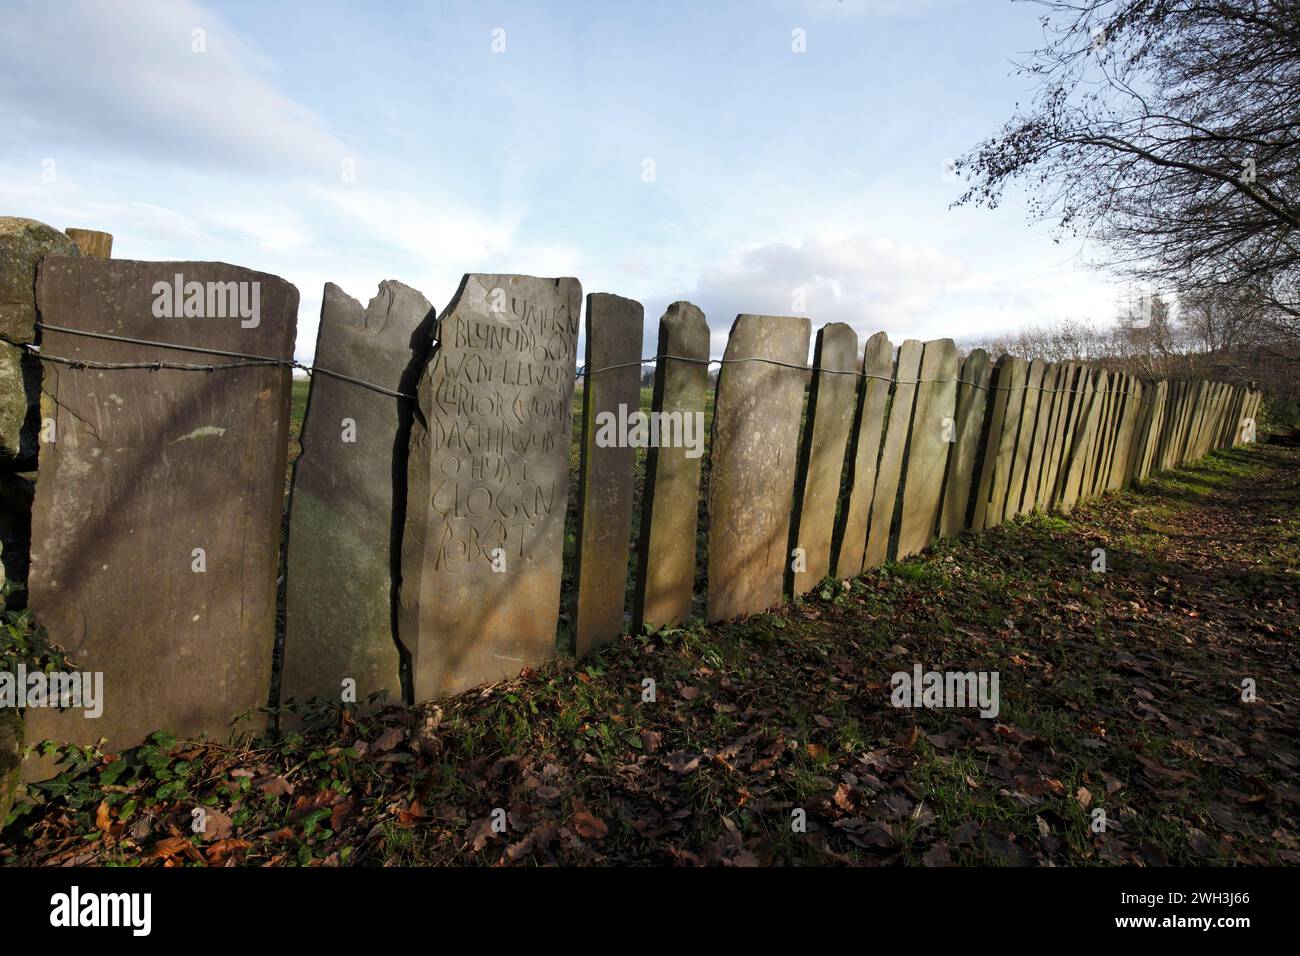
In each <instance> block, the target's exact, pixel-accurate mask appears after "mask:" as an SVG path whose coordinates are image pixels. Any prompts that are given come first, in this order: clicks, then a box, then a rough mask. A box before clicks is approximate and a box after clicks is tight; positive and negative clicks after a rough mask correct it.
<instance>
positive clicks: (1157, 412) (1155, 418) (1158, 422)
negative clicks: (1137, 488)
mask: <svg viewBox="0 0 1300 956" xmlns="http://www.w3.org/2000/svg"><path fill="white" fill-rule="evenodd" d="M1168 399H1169V383H1168V382H1167V381H1165V380H1164V379H1161V380H1160V381H1158V382H1156V383H1155V392H1154V393H1153V394H1152V396H1151V415H1150V421H1149V422H1148V423H1147V426H1146V441H1145V443H1144V447H1143V449H1142V460H1141V463H1140V464H1139V465H1138V470H1137V472H1136V474H1135V477H1136V478H1137V479H1138V480H1139V481H1145V480H1146V479H1147V478H1148V477H1149V476H1150V475H1151V472H1152V470H1153V469H1155V468H1156V467H1157V463H1158V461H1159V455H1160V435H1161V433H1162V432H1163V431H1164V427H1165V403H1166V402H1167V401H1168Z"/></svg>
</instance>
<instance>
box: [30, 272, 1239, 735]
mask: <svg viewBox="0 0 1300 956" xmlns="http://www.w3.org/2000/svg"><path fill="white" fill-rule="evenodd" d="M173 275H176V276H181V275H184V276H187V277H188V276H193V277H195V278H196V279H199V280H202V281H203V282H205V283H206V282H217V283H221V282H227V281H230V282H260V283H261V290H262V291H261V296H262V310H261V316H260V322H259V323H258V325H257V326H256V327H250V326H249V323H248V322H247V321H244V322H241V321H240V320H239V316H238V315H235V316H233V317H232V316H217V317H207V318H205V319H202V320H199V319H196V320H195V321H184V320H180V319H175V318H171V319H168V318H159V317H158V315H157V299H156V297H154V296H152V295H151V291H150V290H151V289H152V288H153V286H154V285H155V283H156V282H158V281H160V279H168V278H169V277H171V276H173ZM35 297H36V306H37V310H38V313H39V318H38V322H39V324H40V325H41V326H42V327H43V328H44V333H43V335H42V336H41V337H40V343H39V345H38V346H31V347H30V348H31V351H32V352H33V354H36V355H39V359H40V362H41V365H42V367H43V373H44V382H43V386H42V388H43V400H42V405H41V407H40V409H39V417H40V419H41V420H42V422H43V423H44V424H45V425H46V430H47V431H48V434H47V435H44V437H43V440H42V443H41V445H40V452H39V454H40V460H39V467H38V469H37V478H36V488H35V502H34V505H33V507H32V526H31V542H30V558H31V571H30V579H29V582H28V596H29V603H30V605H31V606H32V608H33V609H34V610H35V613H36V615H37V617H38V618H39V619H40V620H41V621H42V622H44V623H45V625H46V626H47V627H48V628H49V630H50V633H51V637H52V638H53V639H54V640H55V641H57V642H59V643H60V644H62V645H63V646H64V647H66V648H67V649H68V650H69V651H70V652H71V655H72V657H73V659H74V660H75V661H77V663H78V664H79V666H80V667H81V668H82V669H83V670H88V671H98V672H102V673H103V674H104V687H105V694H106V701H105V709H104V715H103V717H101V718H97V719H92V718H89V717H86V716H85V715H84V714H82V713H79V712H77V711H75V710H72V711H64V712H59V711H55V710H43V711H40V712H36V711H32V710H29V711H28V721H29V724H30V725H31V726H30V728H29V734H28V738H29V739H40V738H43V737H50V738H54V739H62V740H68V741H71V742H74V743H91V742H93V741H94V740H96V739H98V738H99V737H101V736H107V737H108V738H109V744H110V746H115V747H117V746H129V745H131V744H133V743H136V742H138V741H139V740H141V739H143V737H144V736H145V735H147V734H148V733H149V732H151V731H153V730H156V729H159V728H166V729H169V730H172V731H174V732H178V733H181V734H187V735H197V734H210V735H213V736H216V737H225V736H227V735H228V734H230V733H231V728H232V724H231V718H233V717H236V716H237V715H243V716H244V717H245V718H246V720H245V721H244V722H242V723H236V724H234V725H233V726H234V727H235V728H236V729H247V728H248V727H250V726H253V725H256V724H258V723H259V721H260V720H261V718H260V717H259V716H258V712H259V710H260V709H261V708H264V707H265V705H266V704H267V697H268V688H269V687H270V686H271V684H272V667H273V658H274V656H275V655H274V649H275V646H276V622H275V615H276V603H277V597H276V595H277V567H279V568H281V569H282V571H281V572H280V573H282V574H283V581H282V582H280V583H282V584H283V605H284V606H283V611H284V614H283V618H284V624H283V661H282V664H281V665H280V672H279V675H278V676H279V681H278V683H279V684H280V687H281V694H280V697H281V702H282V703H283V702H284V701H287V700H288V699H289V698H294V699H295V700H304V699H307V698H312V697H316V698H322V699H326V700H332V701H338V700H340V699H342V700H345V701H349V702H352V701H355V702H356V703H358V704H359V705H365V703H366V702H367V700H369V699H371V697H372V695H374V694H376V693H377V692H380V691H383V692H386V694H387V698H388V700H389V701H390V702H391V701H395V700H401V699H405V700H407V701H420V700H427V699H431V698H436V697H438V696H442V695H446V694H452V693H456V692H459V691H463V690H467V689H469V688H472V687H474V686H476V685H478V684H480V683H482V682H484V681H489V680H494V679H500V678H508V677H511V676H514V675H515V674H517V673H518V672H519V671H520V670H521V669H522V668H525V667H530V666H535V665H536V664H538V663H541V662H544V661H545V660H547V659H549V658H551V657H553V656H555V654H556V651H555V635H556V633H557V630H558V629H559V625H560V615H561V613H562V608H561V605H560V595H559V592H560V580H561V571H562V568H561V562H562V553H563V524H564V520H563V516H564V514H565V512H566V507H567V504H568V496H569V494H570V493H573V494H576V495H577V496H578V500H577V502H576V509H575V510H576V514H577V522H576V529H575V533H576V536H577V541H576V549H575V562H576V566H575V567H574V568H572V569H570V572H569V575H568V577H569V578H570V579H571V580H572V582H574V583H573V587H574V595H573V598H572V602H571V606H570V608H569V609H568V610H567V611H566V612H565V613H570V614H571V615H572V620H571V626H572V631H573V637H574V643H575V646H576V652H577V653H578V654H579V655H580V656H581V655H585V654H588V653H590V652H591V651H593V650H594V649H596V648H598V647H600V646H601V645H603V644H605V643H608V642H610V641H613V640H616V639H617V638H618V637H619V636H620V635H621V634H623V633H626V632H627V631H629V630H633V631H639V630H641V629H643V628H649V629H659V628H665V627H673V626H677V625H681V624H684V623H686V622H687V621H688V620H689V619H690V618H691V617H692V615H693V614H694V613H696V611H695V609H696V608H697V607H699V606H700V604H701V600H700V599H701V595H699V594H698V593H697V592H698V587H697V581H698V580H699V571H700V567H699V565H698V563H697V559H698V557H699V555H698V550H699V549H697V537H699V533H700V530H701V529H700V527H699V521H700V516H701V515H702V514H703V515H704V516H705V517H706V518H707V529H706V534H707V548H706V549H705V550H706V552H707V554H706V556H705V561H706V564H707V574H706V576H705V580H706V582H707V588H706V594H705V595H704V596H703V602H702V604H703V609H704V617H705V618H706V620H707V621H709V622H715V621H724V620H730V619H734V618H737V617H741V616H744V615H750V614H755V613H758V612H761V611H764V610H766V609H768V608H771V607H773V606H776V605H778V604H780V603H782V602H783V601H784V600H786V599H788V598H789V597H790V596H791V595H794V594H801V593H806V592H808V591H810V590H811V589H813V588H814V587H816V586H817V585H818V584H819V583H820V582H821V581H822V580H824V579H826V578H832V579H839V580H843V579H847V578H851V577H855V576H857V575H859V574H861V573H863V572H864V571H865V570H868V569H870V568H873V567H877V566H880V565H881V564H883V563H884V562H886V561H889V560H899V559H904V558H907V557H908V556H910V555H913V554H916V553H918V552H920V551H922V550H924V549H925V548H926V547H927V546H928V545H929V544H930V543H931V542H933V541H934V540H935V539H937V538H939V537H946V536H952V535H957V534H960V533H962V532H966V531H980V530H983V529H987V528H992V527H995V526H997V525H999V524H1002V523H1004V522H1007V521H1010V520H1012V519H1014V518H1015V517H1017V516H1019V515H1022V514H1027V513H1029V512H1033V511H1057V512H1062V513H1066V512H1069V511H1070V510H1071V509H1072V508H1074V507H1076V506H1078V505H1080V504H1082V503H1084V502H1087V501H1090V500H1092V499H1095V498H1097V497H1098V496H1100V495H1103V494H1105V493H1107V492H1111V491H1118V490H1121V489H1123V488H1126V487H1128V486H1129V485H1131V484H1133V483H1134V482H1139V481H1142V480H1143V479H1145V478H1147V477H1148V476H1149V475H1151V474H1153V473H1155V472H1158V471H1163V470H1167V469H1171V468H1176V467H1178V466H1181V465H1184V464H1186V463H1188V462H1192V461H1195V460H1197V459H1199V458H1201V457H1203V456H1204V455H1206V454H1208V453H1209V452H1211V451H1214V450H1219V449H1226V448H1230V447H1233V446H1236V445H1240V444H1242V443H1244V442H1249V441H1252V440H1253V439H1254V419H1255V416H1256V414H1257V410H1258V407H1259V404H1260V400H1261V397H1262V396H1261V393H1260V392H1259V391H1258V390H1256V389H1254V388H1252V387H1250V386H1248V385H1245V384H1231V383H1222V382H1208V381H1150V380H1138V379H1136V378H1134V377H1133V376H1130V375H1126V374H1123V373H1116V372H1112V371H1107V370H1104V369H1098V368H1093V367H1091V366H1088V365H1086V364H1080V363H1074V362H1066V363H1060V364H1049V363H1045V362H1041V361H1033V362H1025V361H1023V360H1021V359H1018V358H1014V357H1011V356H1005V355H1004V356H1001V357H998V358H997V359H996V361H991V358H990V356H988V355H987V354H985V353H984V352H983V351H982V350H979V349H976V350H975V351H972V352H970V353H969V354H968V355H966V356H964V357H962V356H961V355H960V353H959V351H958V349H957V347H956V345H955V344H954V343H953V341H952V340H951V339H937V340H933V341H927V342H920V341H916V340H911V339H909V340H906V341H904V342H902V343H900V344H899V345H898V346H897V347H895V345H894V344H893V343H891V342H890V341H889V339H888V338H887V336H886V335H885V334H884V333H883V332H882V333H877V334H875V335H872V336H870V337H869V338H868V339H866V341H865V342H861V341H859V339H858V336H857V334H856V333H855V332H854V331H853V329H852V328H850V327H849V326H847V325H844V324H841V323H831V324H829V325H826V326H824V327H823V328H821V329H820V330H819V331H817V333H816V336H815V338H814V337H813V335H812V328H811V324H810V322H809V320H808V319H806V318H796V317H787V316H762V315H741V316H739V317H737V318H736V320H735V322H734V324H733V325H732V327H731V330H730V335H729V337H728V341H727V345H726V348H725V351H724V353H723V355H722V357H721V358H720V359H716V358H713V357H712V356H711V355H710V347H709V346H710V336H709V328H708V325H707V323H706V321H705V317H704V315H703V314H702V313H701V312H700V310H699V309H698V308H696V307H695V306H693V305H691V304H689V303H684V302H678V303H674V304H673V305H672V306H670V307H669V308H668V310H667V312H666V313H665V314H664V316H663V317H662V318H661V319H660V321H659V327H658V348H657V350H656V353H655V354H654V355H653V356H650V357H648V359H647V358H646V357H643V356H641V355H640V354H639V352H640V345H641V342H642V341H643V335H642V332H643V328H642V323H643V309H642V308H641V306H640V304H638V303H636V302H633V301H632V300H629V299H625V298H621V297H618V296H612V295H604V294H595V295H589V296H588V297H587V299H586V308H585V310H584V309H582V308H581V303H582V299H581V288H580V287H579V286H578V283H577V281H576V280H574V279H558V280H543V279H533V278H529V277H521V276H483V275H469V276H466V277H465V279H464V280H463V281H462V284H461V287H460V289H459V290H458V292H457V293H456V296H455V298H454V299H453V301H452V303H451V304H450V305H449V306H447V308H446V309H444V310H441V311H439V310H437V309H435V308H434V307H433V306H432V305H431V304H430V303H429V302H428V301H427V300H426V299H425V298H424V297H423V296H422V295H420V293H418V292H416V291H415V290H413V289H410V288H409V287H406V286H403V285H401V284H400V283H396V282H386V283H384V284H383V285H382V286H381V288H380V292H379V294H378V295H377V296H376V297H375V299H374V300H372V301H371V302H370V304H369V306H364V307H363V306H362V305H361V304H360V303H359V302H357V301H355V300H353V299H351V298H350V297H349V296H347V295H346V294H345V293H344V292H343V291H342V290H341V289H338V288H337V287H335V286H332V285H331V286H327V287H326V290H325V295H324V302H323V306H322V316H321V327H320V333H319V338H318V345H317V355H316V361H315V365H316V368H317V374H315V375H314V376H313V378H312V383H311V391H310V396H309V398H308V406H307V415H306V421H305V423H304V426H303V433H302V446H303V452H302V456H301V457H300V458H299V459H298V462H297V464H296V466H295V470H294V476H293V485H292V492H291V495H290V497H289V508H288V516H287V527H288V535H287V544H284V543H283V542H282V540H281V538H282V536H283V527H284V522H282V520H281V516H282V514H283V500H284V499H283V480H284V474H285V460H286V454H287V447H288V441H289V434H288V425H289V410H290V392H291V387H292V383H291V377H290V366H291V365H292V364H293V362H292V343H293V330H294V324H295V312H296V303H297V291H296V290H295V289H293V287H292V286H290V285H289V284H288V283H285V282H283V280H280V279H277V278H276V277H274V276H265V275H261V274H258V273H252V272H249V271H248V270H243V269H238V268H236V267H234V266H225V265H222V264H219V263H184V262H178V263H143V262H127V261H124V260H114V259H106V258H91V257H85V256H81V257H78V256H63V257H59V256H48V257H46V258H44V259H43V261H41V262H40V263H39V272H38V275H37V277H36V280H35ZM580 313H581V317H582V321H583V323H584V328H585V342H586V355H585V357H584V359H585V360H584V361H583V363H582V367H581V369H579V368H578V364H579V363H578V361H577V359H578V356H577V355H576V346H577V341H578V328H579V326H578V322H579V317H580ZM54 329H59V330H61V331H57V332H56V331H52V330H54ZM163 343H165V345H166V347H163ZM810 345H811V346H812V354H813V361H812V362H811V364H809V363H808V359H807V357H808V354H809V347H810ZM241 356H242V357H241ZM253 359H257V361H253ZM646 364H653V368H654V388H653V400H652V405H651V409H650V413H651V415H650V418H649V419H647V420H645V421H644V422H643V423H641V424H637V423H638V422H640V421H641V420H640V419H638V418H637V416H636V415H634V414H633V413H634V412H636V411H637V410H638V409H639V406H640V376H641V369H642V367H643V366H644V365H646ZM710 366H718V367H719V369H720V370H719V373H718V376H717V383H716V391H715V394H714V399H715V401H714V407H713V418H712V423H711V428H710V430H709V433H708V436H707V439H708V440H707V442H706V443H705V444H704V445H703V449H704V454H703V455H701V454H699V450H700V445H699V443H698V442H695V441H694V440H693V439H694V438H695V437H698V438H699V439H700V440H701V441H702V440H703V439H704V437H705V436H703V435H699V436H694V435H692V434H691V433H690V432H689V431H688V429H692V428H696V427H698V424H697V423H698V422H700V421H703V419H704V413H705V406H706V402H707V399H708V388H709V374H708V373H709V368H710ZM322 373H324V374H322ZM578 383H581V386H582V387H581V388H576V387H575V386H576V385H577V384H578ZM575 396H576V398H577V400H579V401H581V403H582V408H581V417H580V426H579V428H578V429H577V434H576V435H575V434H573V429H572V427H571V424H570V422H571V406H570V403H571V402H572V401H574V400H575ZM629 428H632V430H633V432H634V434H629V433H628V432H629ZM638 428H640V429H643V430H642V431H640V432H636V429H638ZM652 437H653V438H655V439H657V441H652V440H651V438H652ZM575 443H576V447H577V450H578V458H579V461H580V467H579V471H578V480H577V484H576V488H572V489H571V488H570V486H569V479H568V472H569V468H570V455H571V452H572V451H573V450H574V447H575ZM647 445H648V447H645V448H644V451H643V452H642V454H643V456H644V458H643V461H644V468H645V478H644V482H643V483H642V484H640V486H638V483H637V482H636V481H635V480H634V471H635V467H636V460H637V459H636V455H637V451H636V449H637V448H638V447H642V446H647ZM705 475H707V490H702V478H703V477H704V476H705ZM702 495H704V496H705V502H706V507H705V508H704V509H701V507H700V503H701V496H702ZM638 511H639V515H640V523H639V525H638V526H637V527H636V529H635V533H634V529H633V519H634V515H635V514H636V513H637V512H638ZM557 516H558V517H557ZM633 541H635V543H636V553H635V555H634V556H633V557H632V562H631V563H632V564H633V565H634V567H635V571H634V579H633V583H632V587H631V589H630V600H629V601H627V602H625V601H624V593H625V583H626V578H627V569H628V566H629V556H630V555H631V550H630V549H631V548H632V546H633V545H632V542H633ZM282 547H283V549H284V550H283V552H282ZM282 553H283V554H285V555H287V560H284V561H283V562H280V560H279V556H280V555H281V554H282Z"/></svg>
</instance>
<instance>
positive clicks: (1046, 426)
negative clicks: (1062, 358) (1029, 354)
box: [1020, 365, 1061, 514]
mask: <svg viewBox="0 0 1300 956" xmlns="http://www.w3.org/2000/svg"><path fill="white" fill-rule="evenodd" d="M1060 374H1061V366H1059V365H1046V366H1044V368H1043V378H1042V382H1041V385H1040V388H1041V390H1040V391H1039V393H1038V413H1037V417H1036V418H1035V419H1034V435H1033V440H1032V443H1031V444H1030V446H1029V462H1028V464H1027V465H1026V468H1025V491H1024V496H1023V497H1022V498H1021V501H1020V511H1021V513H1022V514H1028V513H1029V512H1031V511H1033V510H1034V509H1036V508H1038V507H1040V506H1039V504H1038V490H1039V486H1040V484H1041V482H1042V476H1043V468H1044V466H1045V465H1046V464H1047V454H1048V452H1049V451H1050V449H1051V442H1052V415H1053V414H1054V412H1055V411H1056V399H1057V392H1056V382H1057V380H1058V378H1059V377H1060Z"/></svg>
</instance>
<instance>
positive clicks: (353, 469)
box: [280, 280, 434, 705]
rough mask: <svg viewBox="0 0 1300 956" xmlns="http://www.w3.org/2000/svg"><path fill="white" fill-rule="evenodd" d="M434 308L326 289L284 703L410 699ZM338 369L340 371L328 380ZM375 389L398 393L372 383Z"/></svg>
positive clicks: (391, 296) (306, 438)
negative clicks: (406, 587) (414, 565)
mask: <svg viewBox="0 0 1300 956" xmlns="http://www.w3.org/2000/svg"><path fill="white" fill-rule="evenodd" d="M433 320H434V309H433V306H432V305H430V304H429V300H428V299H426V298H425V297H424V296H423V295H421V294H420V293H419V292H417V291H416V290H415V289H412V288H410V287H409V286H406V285H403V284H402V283H400V282H394V281H391V280H390V281H387V282H382V283H380V285H379V292H378V294H377V295H376V296H375V297H374V298H373V299H371V300H370V304H369V305H368V306H364V307H363V306H362V305H361V303H360V302H358V301H357V300H356V299H354V298H352V297H351V296H349V295H348V294H347V293H345V292H344V291H343V290H342V289H340V288H339V287H338V286H336V285H334V284H333V283H327V284H326V286H325V292H324V296H323V298H322V301H321V318H320V331H319V333H318V335H317V338H316V360H315V362H314V365H315V367H316V372H315V374H314V375H313V376H312V383H311V392H310V393H309V395H308V399H307V414H306V418H305V419H304V421H303V428H302V454H301V455H300V456H299V458H298V460H297V461H296V462H295V464H294V471H293V491H292V494H291V497H290V508H289V539H288V553H287V558H286V576H285V636H284V663H283V672H282V676H281V682H280V699H281V700H282V701H288V700H289V699H290V698H296V699H298V700H299V701H304V700H308V699H310V698H313V697H319V698H321V699H324V700H332V701H338V700H339V699H340V695H341V693H342V692H343V690H344V689H345V688H344V681H349V680H350V681H351V682H352V683H351V684H350V685H349V686H348V688H346V689H349V690H352V691H355V696H353V697H352V700H354V701H355V702H356V703H358V704H361V705H364V704H366V702H367V701H368V699H369V698H370V696H371V695H372V694H375V693H377V692H380V691H386V692H387V696H386V697H385V698H384V699H385V700H387V701H388V702H389V703H398V702H400V701H401V699H402V685H401V677H400V655H399V653H398V643H397V637H396V635H395V634H394V630H393V619H394V611H395V604H394V598H395V595H396V591H395V589H394V587H393V581H394V578H395V576H396V574H397V573H399V572H400V567H399V556H400V547H399V542H400V538H399V537H398V535H400V534H401V530H402V525H403V523H404V520H403V519H404V517H405V511H406V455H407V448H408V445H409V442H410V430H411V423H412V421H413V419H414V407H415V406H414V401H413V400H412V399H409V398H400V397H398V395H413V394H414V392H415V388H416V384H417V382H418V381H419V376H420V373H421V371H422V370H423V367H424V363H425V362H426V361H427V360H428V357H429V346H430V342H431V338H432V331H433ZM330 373H335V374H330ZM339 376H347V378H351V379H356V380H359V381H361V382H368V383H370V384H371V385H376V386H379V387H380V388H383V389H386V390H387V391H388V392H392V393H397V394H396V395H394V394H385V393H384V392H381V391H378V390H377V389H373V388H367V387H365V386H364V385H359V384H357V382H355V381H346V380H345V379H343V378H340V377H339Z"/></svg>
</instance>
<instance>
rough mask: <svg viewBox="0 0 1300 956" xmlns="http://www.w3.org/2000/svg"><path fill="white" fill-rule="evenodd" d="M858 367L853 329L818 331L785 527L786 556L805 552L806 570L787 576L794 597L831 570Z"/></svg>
mask: <svg viewBox="0 0 1300 956" xmlns="http://www.w3.org/2000/svg"><path fill="white" fill-rule="evenodd" d="M857 365H858V336H857V333H856V332H854V331H853V329H852V327H850V326H848V325H845V324H844V323H843V322H831V323H829V324H827V325H825V326H823V327H822V328H820V329H818V330H817V344H816V346H815V348H814V350H813V377H812V386H811V387H810V389H809V392H808V416H807V422H806V424H805V426H804V440H803V448H802V450H801V452H800V458H799V467H798V469H797V470H796V473H795V496H794V501H795V507H794V513H793V518H792V522H791V527H790V550H791V551H793V550H794V549H795V548H801V549H802V550H803V552H804V567H805V569H804V570H803V571H795V572H793V574H792V577H793V582H794V583H793V588H794V593H796V594H807V593H808V592H809V591H811V590H812V589H813V588H814V587H815V586H816V585H817V582H819V581H820V580H821V579H822V578H824V577H826V576H827V575H828V574H829V573H830V570H831V563H830V562H831V539H832V537H833V536H834V532H835V511H836V508H837V507H838V505H839V498H840V478H841V477H842V476H843V474H844V453H845V449H846V448H847V447H848V442H849V431H850V430H851V429H852V427H853V414H854V411H855V409H854V405H855V404H856V402H855V400H856V398H857V393H858V374H857V373H858V368H857Z"/></svg>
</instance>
